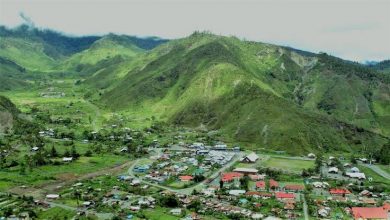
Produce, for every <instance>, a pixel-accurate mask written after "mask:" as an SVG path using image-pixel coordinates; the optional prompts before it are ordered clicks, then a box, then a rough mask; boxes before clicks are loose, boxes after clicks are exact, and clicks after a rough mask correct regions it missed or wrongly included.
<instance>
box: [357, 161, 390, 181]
mask: <svg viewBox="0 0 390 220" xmlns="http://www.w3.org/2000/svg"><path fill="white" fill-rule="evenodd" d="M359 165H362V166H364V167H367V168H370V169H371V170H373V171H374V172H375V173H377V174H379V175H381V176H383V177H384V178H386V179H388V180H390V174H389V173H387V172H386V171H384V170H382V169H381V168H380V167H378V166H376V165H374V164H371V165H370V164H366V163H361V162H359Z"/></svg>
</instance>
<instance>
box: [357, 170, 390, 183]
mask: <svg viewBox="0 0 390 220" xmlns="http://www.w3.org/2000/svg"><path fill="white" fill-rule="evenodd" d="M358 168H359V169H360V171H361V172H363V173H364V174H365V175H366V177H367V178H368V177H372V179H373V180H372V181H373V182H376V183H384V184H388V185H390V180H388V179H386V178H384V177H382V176H381V175H379V174H377V173H376V172H375V171H373V170H371V169H370V168H367V167H364V166H359V165H358Z"/></svg>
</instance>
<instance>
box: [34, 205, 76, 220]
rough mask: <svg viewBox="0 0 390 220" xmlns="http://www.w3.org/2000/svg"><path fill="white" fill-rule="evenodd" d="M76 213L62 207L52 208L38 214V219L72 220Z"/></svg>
mask: <svg viewBox="0 0 390 220" xmlns="http://www.w3.org/2000/svg"><path fill="white" fill-rule="evenodd" d="M75 215H76V212H74V211H70V210H66V209H63V208H60V207H54V208H50V209H48V210H44V211H41V212H39V213H38V219H71V218H72V217H73V216H75Z"/></svg>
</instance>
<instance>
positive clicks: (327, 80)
mask: <svg viewBox="0 0 390 220" xmlns="http://www.w3.org/2000/svg"><path fill="white" fill-rule="evenodd" d="M151 54H152V55H151ZM144 59H146V60H147V62H146V63H145V64H144V66H142V68H133V69H129V72H128V74H127V75H126V76H125V77H124V78H123V80H122V81H121V82H120V83H118V85H116V86H115V87H114V88H113V89H112V90H110V91H107V92H106V93H104V94H103V96H102V98H101V101H102V102H103V103H104V104H105V105H106V106H109V107H110V108H111V109H113V110H114V109H123V110H125V109H126V110H128V111H131V112H134V113H137V112H142V113H143V114H145V113H149V114H150V115H156V116H159V117H160V118H162V119H164V120H167V121H169V122H171V123H174V124H178V125H185V126H192V127H207V128H208V129H221V130H222V132H223V133H225V134H226V137H227V138H229V139H231V140H236V141H239V142H243V143H248V144H249V145H253V146H256V147H271V148H274V149H279V150H287V151H290V152H293V151H309V150H311V149H313V148H314V149H317V150H330V149H342V150H348V151H349V150H352V149H357V148H360V147H362V146H363V145H365V144H368V143H370V144H372V145H374V146H381V145H382V144H383V143H385V142H387V139H388V135H389V131H390V130H389V129H390V128H389V123H387V122H388V120H389V116H390V111H389V109H388V105H387V104H386V103H388V102H389V96H388V94H389V93H390V92H389V82H388V80H387V79H386V78H385V77H383V76H382V75H380V74H377V72H375V71H373V70H371V69H369V68H367V67H364V66H362V65H360V64H357V63H352V62H349V61H344V60H341V59H338V58H335V57H332V56H329V55H327V54H311V53H302V52H299V51H297V50H293V49H289V48H284V47H280V46H276V45H270V44H264V43H257V42H248V41H242V40H239V39H237V38H234V37H223V36H216V35H212V34H208V33H194V34H193V35H191V36H190V37H188V38H184V39H179V40H173V41H170V42H168V43H166V44H163V45H161V46H159V47H157V48H155V49H154V50H152V51H150V52H149V54H148V58H144Z"/></svg>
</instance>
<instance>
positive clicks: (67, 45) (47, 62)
mask: <svg viewBox="0 0 390 220" xmlns="http://www.w3.org/2000/svg"><path fill="white" fill-rule="evenodd" d="M166 41H167V40H164V39H160V38H156V37H147V38H138V37H134V36H125V35H121V36H118V35H114V34H109V35H107V36H83V37H75V36H68V35H64V34H62V33H59V32H56V31H52V30H47V29H38V28H34V27H30V26H28V25H21V26H19V27H16V28H12V29H10V28H7V27H5V26H0V57H2V58H6V59H8V60H11V61H13V62H15V63H16V64H18V65H20V66H22V67H24V68H26V69H29V70H32V71H44V72H47V71H73V70H74V68H75V66H76V67H77V65H76V64H74V63H75V62H76V63H79V64H80V65H85V64H92V65H93V64H96V63H97V62H98V61H100V60H103V59H106V58H108V57H114V56H116V55H118V54H119V55H129V56H133V55H134V54H135V53H137V52H141V51H143V50H150V49H152V48H154V47H156V46H158V45H160V44H162V43H164V42H166ZM78 59H79V60H78ZM67 67H69V68H70V69H67ZM78 68H80V67H78Z"/></svg>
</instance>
